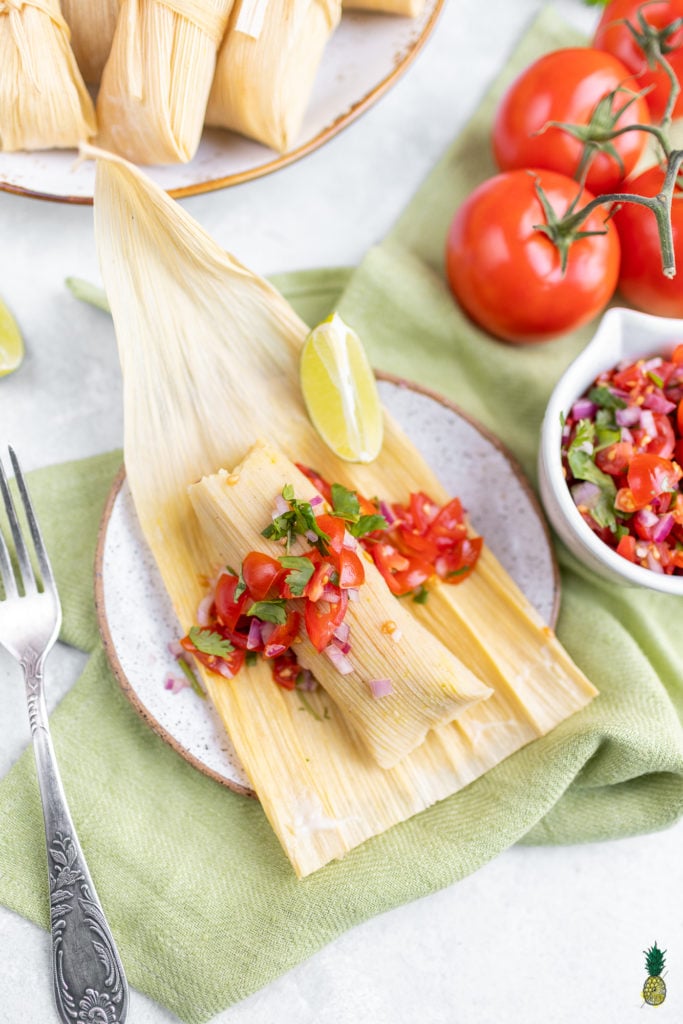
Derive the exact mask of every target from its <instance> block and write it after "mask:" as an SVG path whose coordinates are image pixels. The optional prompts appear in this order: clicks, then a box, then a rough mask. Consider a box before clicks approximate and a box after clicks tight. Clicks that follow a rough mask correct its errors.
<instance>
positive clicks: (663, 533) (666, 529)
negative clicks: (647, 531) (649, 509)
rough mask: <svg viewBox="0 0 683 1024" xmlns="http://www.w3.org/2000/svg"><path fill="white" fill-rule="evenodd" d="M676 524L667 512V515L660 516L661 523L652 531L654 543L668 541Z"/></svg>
mask: <svg viewBox="0 0 683 1024" xmlns="http://www.w3.org/2000/svg"><path fill="white" fill-rule="evenodd" d="M675 522H676V520H675V519H674V517H673V516H672V515H671V513H670V512H667V513H666V514H665V515H663V516H660V517H659V522H658V523H657V525H656V526H655V528H654V530H653V531H652V539H653V541H655V542H656V543H657V544H659V543H660V542H661V541H663V540H666V538H667V537H668V536H669V534H670V533H671V531H672V530H673V528H674V523H675Z"/></svg>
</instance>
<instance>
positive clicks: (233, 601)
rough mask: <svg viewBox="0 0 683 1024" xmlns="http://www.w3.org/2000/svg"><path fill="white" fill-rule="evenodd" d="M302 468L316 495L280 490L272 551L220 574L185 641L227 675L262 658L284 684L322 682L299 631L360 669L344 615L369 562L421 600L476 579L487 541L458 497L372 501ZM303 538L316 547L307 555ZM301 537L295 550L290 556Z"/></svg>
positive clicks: (400, 592) (268, 533) (336, 659)
mask: <svg viewBox="0 0 683 1024" xmlns="http://www.w3.org/2000/svg"><path fill="white" fill-rule="evenodd" d="M298 468H299V469H300V470H301V471H302V472H303V473H304V474H305V475H306V476H307V477H308V479H309V480H310V481H311V482H312V483H313V484H314V486H315V487H316V489H317V490H318V492H319V494H318V495H316V497H314V498H313V499H312V500H311V501H310V502H307V501H300V500H298V499H297V498H296V497H295V494H294V488H293V487H292V486H291V485H287V486H286V487H284V488H283V491H282V494H281V495H278V496H277V497H276V499H275V507H274V509H273V514H272V521H271V522H270V523H269V524H268V525H267V526H266V527H265V529H264V530H263V531H262V535H263V536H264V537H265V538H267V539H268V540H272V541H273V554H272V555H269V554H265V553H263V552H261V551H250V552H249V553H248V554H247V555H246V557H245V558H244V560H243V562H242V564H241V566H240V567H239V569H235V568H232V567H227V568H226V569H225V570H224V571H223V572H221V573H220V575H219V576H218V578H217V580H216V581H215V582H214V584H213V585H212V588H211V591H210V593H209V594H208V595H207V597H206V598H204V599H203V601H202V602H201V604H200V606H199V608H198V610H197V624H196V625H195V626H193V627H192V628H191V629H190V630H189V632H188V633H187V635H186V636H184V637H183V638H182V639H181V641H180V644H181V647H182V648H183V649H184V651H186V652H189V653H190V654H192V655H193V656H194V657H195V658H196V659H197V661H199V662H201V664H202V665H204V666H205V667H206V668H208V669H210V670H211V671H213V672H216V673H218V674H220V675H223V676H225V677H227V678H233V677H234V676H235V675H236V674H237V673H238V672H239V670H240V669H241V668H242V666H243V665H244V664H245V663H248V662H249V661H250V660H252V659H254V658H256V657H259V656H260V657H263V658H265V659H267V660H268V661H270V662H271V666H272V672H273V679H274V681H275V682H276V683H277V684H278V685H279V686H282V687H283V688H285V689H288V690H293V689H295V688H296V689H301V690H311V689H314V688H315V686H316V682H315V680H314V679H313V678H312V676H311V673H310V671H308V670H306V669H303V668H302V667H301V666H300V665H299V663H298V661H297V657H296V645H297V644H298V643H299V642H300V636H301V633H302V631H305V634H306V635H307V636H308V638H309V639H310V641H311V643H312V644H313V646H314V647H315V649H316V650H317V651H318V652H319V653H323V654H325V655H326V656H327V657H328V658H329V659H330V661H331V662H332V664H333V665H334V666H335V668H337V669H338V671H339V672H341V673H342V674H346V673H348V672H351V671H353V665H352V663H351V662H350V660H349V657H348V655H349V653H350V651H351V635H350V634H351V630H350V626H349V624H348V622H346V621H345V618H346V613H347V610H348V605H349V602H350V601H355V600H358V596H359V588H360V587H361V586H362V585H363V583H364V582H365V568H364V565H363V557H362V556H364V557H365V558H370V557H371V558H372V561H373V562H374V563H375V565H376V566H377V568H378V569H379V571H380V573H381V574H382V576H383V577H384V579H385V580H386V582H387V585H388V586H389V588H390V590H391V592H392V593H393V594H395V595H396V596H397V597H401V596H408V595H411V596H412V597H413V599H414V600H415V601H418V602H423V601H425V600H426V598H427V595H428V590H427V586H426V584H427V583H428V581H429V580H430V578H432V577H435V576H438V577H439V578H441V579H442V580H444V581H445V582H447V583H460V582H461V581H462V580H464V579H465V578H466V577H467V576H469V574H470V573H471V572H472V571H473V569H474V567H475V564H476V561H477V558H478V557H479V553H480V551H481V547H482V543H483V541H482V538H481V537H470V536H469V535H468V530H467V526H466V524H465V518H464V511H463V508H462V505H461V503H460V501H459V500H458V499H457V498H454V499H452V500H451V501H449V502H447V503H446V504H445V505H443V506H440V505H438V504H437V503H436V502H434V501H432V499H431V498H430V497H429V496H428V495H427V494H424V493H423V492H416V493H413V494H411V495H410V497H409V501H408V503H407V504H405V505H401V504H399V503H391V504H390V503H387V502H380V501H379V500H377V499H374V500H372V501H371V500H368V499H366V498H363V497H362V496H361V495H359V494H357V493H356V492H355V491H350V490H348V489H347V488H346V487H344V486H342V485H341V484H329V483H328V482H327V481H326V480H324V479H323V478H322V477H321V476H320V475H319V474H318V473H316V472H315V471H314V470H312V469H309V468H308V467H305V466H301V465H299V466H298ZM302 539H304V540H305V541H307V542H308V544H309V545H310V547H309V548H308V549H307V550H304V551H301V550H298V548H299V547H300V542H301V540H302ZM295 540H298V541H299V545H298V548H297V550H298V553H297V554H291V553H290V550H291V546H292V544H293V542H294V541H295ZM283 551H284V553H281V552H283Z"/></svg>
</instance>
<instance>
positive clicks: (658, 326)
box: [540, 306, 683, 596]
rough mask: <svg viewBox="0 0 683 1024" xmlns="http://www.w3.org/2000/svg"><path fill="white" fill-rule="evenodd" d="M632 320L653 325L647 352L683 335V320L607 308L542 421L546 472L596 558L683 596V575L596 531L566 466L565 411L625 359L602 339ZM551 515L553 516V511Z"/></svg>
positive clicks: (633, 579)
mask: <svg viewBox="0 0 683 1024" xmlns="http://www.w3.org/2000/svg"><path fill="white" fill-rule="evenodd" d="M629 322H630V325H633V326H635V327H648V328H649V331H648V334H649V335H650V341H648V340H645V342H644V345H643V349H644V351H643V355H648V354H649V353H648V348H649V349H650V352H651V353H652V354H654V352H655V351H657V352H661V347H660V348H659V349H657V346H656V336H657V335H660V336H661V340H662V342H663V341H664V339H665V337H666V335H670V334H671V332H672V331H675V332H676V331H677V332H678V333H680V336H681V338H682V339H683V320H675V319H672V318H668V317H666V318H665V317H657V316H654V315H652V314H649V313H642V312H639V311H636V310H632V309H628V308H626V307H620V306H613V307H611V308H610V309H609V310H607V312H606V313H605V314H604V315H603V317H602V319H601V320H600V323H599V325H598V327H597V330H596V332H595V334H594V335H593V337H592V339H591V340H590V341H589V342H588V344H587V345H586V347H585V348H584V349H583V350H582V351H581V352H580V353H579V355H578V356H577V357H576V359H574V360H573V361H572V362H571V363H570V364H569V366H568V367H567V368H566V369H565V370H564V372H563V373H562V375H561V377H560V378H559V380H558V381H557V383H556V385H555V387H554V389H553V391H552V393H551V395H550V398H549V399H548V403H547V405H546V410H545V415H544V417H543V423H542V426H541V445H540V459H541V474H540V475H541V477H542V478H543V479H544V480H545V483H546V485H547V487H548V489H549V490H550V491H551V492H552V495H553V498H554V500H555V502H556V504H557V507H558V508H559V511H560V513H561V515H562V517H563V520H564V523H565V524H566V528H567V530H568V531H570V532H571V534H572V535H573V537H574V538H575V540H576V541H577V542H578V544H579V545H580V546H581V548H583V549H584V550H585V551H586V552H587V554H588V555H590V556H591V558H592V560H593V561H595V562H599V563H601V564H602V565H603V566H604V567H605V568H606V569H607V570H608V571H609V572H610V574H611V575H612V576H617V577H619V578H621V579H622V580H623V581H624V582H626V583H630V584H632V585H635V586H639V587H644V588H647V589H648V590H657V591H660V592H662V593H666V594H670V595H676V596H683V575H681V576H673V575H666V574H660V573H656V572H653V571H652V570H651V569H646V568H645V567H644V566H640V565H635V564H633V563H632V562H629V561H628V560H627V559H625V558H623V557H622V556H621V555H618V554H617V552H616V551H615V550H613V549H612V548H610V547H609V546H608V545H607V544H605V542H604V541H602V540H600V538H599V537H598V536H597V535H596V534H595V533H593V531H592V530H591V528H590V527H589V526H588V524H587V523H585V522H584V520H583V519H582V517H581V515H580V514H579V511H578V509H577V507H576V505H575V504H574V501H573V499H572V497H571V493H570V491H569V488H568V486H567V484H566V481H565V477H564V472H563V468H562V457H561V444H562V421H561V417H562V416H563V415H566V413H567V412H568V410H569V409H570V408H571V406H572V404H573V403H574V402H575V401H576V399H577V398H580V397H581V395H582V394H583V393H584V391H585V389H586V388H587V387H588V386H589V385H590V384H591V383H592V381H593V380H594V379H595V376H596V375H597V373H599V372H600V370H601V369H609V368H610V366H613V365H616V363H617V362H618V361H619V360H618V358H617V359H613V358H608V357H604V358H603V359H602V361H601V359H600V350H601V342H602V341H603V340H604V337H605V335H607V334H608V333H611V332H612V331H614V330H615V329H623V327H624V325H625V324H626V325H629ZM653 329H654V330H653ZM550 518H551V519H552V516H551V517H550Z"/></svg>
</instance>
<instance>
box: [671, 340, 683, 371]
mask: <svg viewBox="0 0 683 1024" xmlns="http://www.w3.org/2000/svg"><path fill="white" fill-rule="evenodd" d="M671 362H672V363H676V365H677V366H683V345H676V348H675V349H674V350H673V352H672V353H671Z"/></svg>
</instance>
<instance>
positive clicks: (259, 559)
mask: <svg viewBox="0 0 683 1024" xmlns="http://www.w3.org/2000/svg"><path fill="white" fill-rule="evenodd" d="M288 572H289V570H288V569H283V568H282V566H281V565H280V563H279V562H278V561H277V559H276V558H271V557H270V555H263V554H261V552H260V551H250V552H249V554H248V555H247V556H246V558H245V559H244V562H243V563H242V576H243V578H244V582H245V583H246V585H247V589H248V590H249V593H250V594H251V596H252V597H253V599H254V600H255V601H264V600H265V599H266V598H267V597H268V594H270V593H271V592H275V591H277V589H278V588H279V586H280V583H282V582H283V581H284V579H285V577H286V576H287V573H288Z"/></svg>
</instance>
